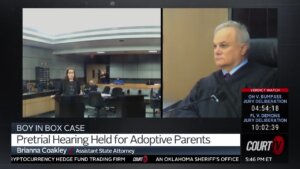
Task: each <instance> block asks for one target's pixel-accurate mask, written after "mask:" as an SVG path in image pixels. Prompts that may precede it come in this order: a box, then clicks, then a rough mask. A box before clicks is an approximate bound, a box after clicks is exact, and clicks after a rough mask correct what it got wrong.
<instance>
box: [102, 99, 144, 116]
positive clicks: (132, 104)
mask: <svg viewBox="0 0 300 169" xmlns="http://www.w3.org/2000/svg"><path fill="white" fill-rule="evenodd" d="M103 99H104V102H105V104H106V105H107V106H115V107H116V112H117V113H120V114H121V116H122V118H126V117H141V118H145V115H146V106H145V102H144V96H143V95H125V96H118V97H111V96H106V97H103Z"/></svg>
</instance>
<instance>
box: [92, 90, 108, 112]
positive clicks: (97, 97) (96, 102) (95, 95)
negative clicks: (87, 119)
mask: <svg viewBox="0 0 300 169" xmlns="http://www.w3.org/2000/svg"><path fill="white" fill-rule="evenodd" d="M88 105H89V106H91V107H94V108H95V110H96V111H97V115H96V116H97V117H99V114H100V110H101V109H102V108H104V107H105V104H104V100H103V98H102V96H101V93H100V92H95V91H92V92H90V93H89V99H88Z"/></svg>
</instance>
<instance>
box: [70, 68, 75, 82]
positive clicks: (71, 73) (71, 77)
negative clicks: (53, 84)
mask: <svg viewBox="0 0 300 169" xmlns="http://www.w3.org/2000/svg"><path fill="white" fill-rule="evenodd" d="M74 76H75V71H74V70H73V69H69V70H68V79H69V80H74Z"/></svg>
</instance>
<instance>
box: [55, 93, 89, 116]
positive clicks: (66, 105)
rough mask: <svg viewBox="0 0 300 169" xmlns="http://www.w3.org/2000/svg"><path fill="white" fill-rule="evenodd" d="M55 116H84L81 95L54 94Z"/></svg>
mask: <svg viewBox="0 0 300 169" xmlns="http://www.w3.org/2000/svg"><path fill="white" fill-rule="evenodd" d="M55 117H56V118H83V117H84V104H83V97H82V96H80V95H76V96H56V97H55Z"/></svg>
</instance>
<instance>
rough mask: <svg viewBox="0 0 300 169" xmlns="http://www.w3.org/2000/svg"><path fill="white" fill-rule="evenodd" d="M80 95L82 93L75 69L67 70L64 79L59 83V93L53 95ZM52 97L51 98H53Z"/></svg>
mask: <svg viewBox="0 0 300 169" xmlns="http://www.w3.org/2000/svg"><path fill="white" fill-rule="evenodd" d="M79 94H80V95H81V94H82V91H81V89H80V83H79V81H78V80H77V78H76V74H75V69H74V68H67V70H66V76H65V79H64V80H63V81H62V82H61V85H60V88H59V91H58V92H57V93H56V94H55V95H64V96H72V95H79ZM55 95H52V96H51V97H55Z"/></svg>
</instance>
